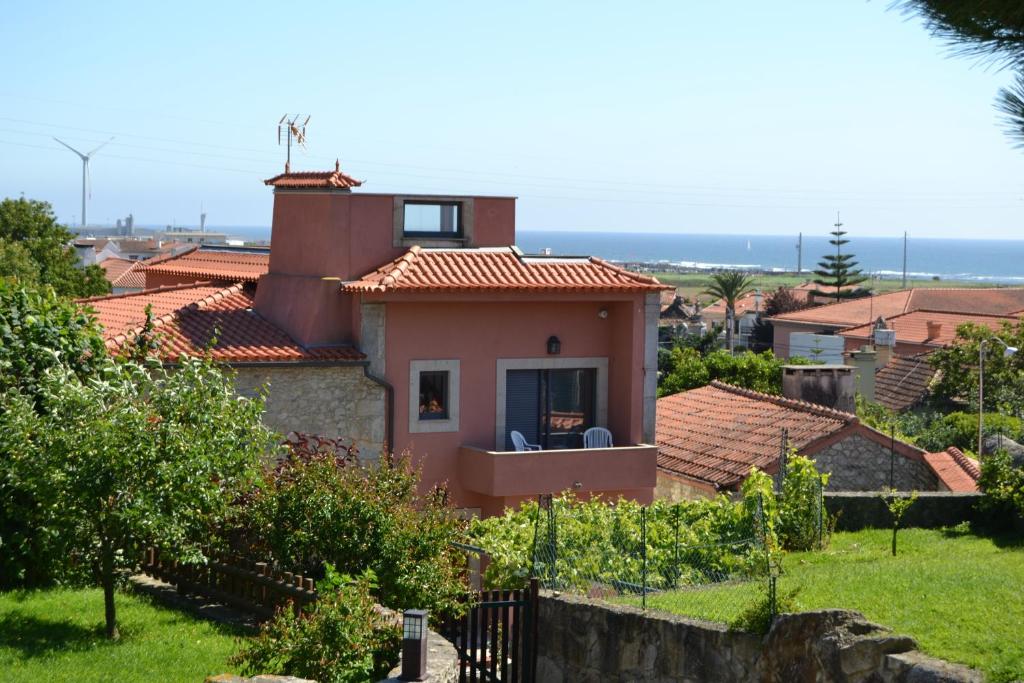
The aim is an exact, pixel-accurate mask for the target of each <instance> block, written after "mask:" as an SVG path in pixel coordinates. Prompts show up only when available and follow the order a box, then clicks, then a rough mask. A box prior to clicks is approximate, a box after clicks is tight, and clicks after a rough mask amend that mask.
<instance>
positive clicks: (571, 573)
mask: <svg viewBox="0 0 1024 683" xmlns="http://www.w3.org/2000/svg"><path fill="white" fill-rule="evenodd" d="M687 510H688V508H686V507H685V506H683V505H674V506H672V505H661V506H655V507H650V508H647V507H642V506H635V505H634V506H628V505H624V506H617V507H616V508H615V509H614V510H613V511H612V512H611V513H610V515H608V516H604V517H601V518H600V519H592V518H588V515H592V514H593V512H592V510H590V509H588V508H587V507H586V506H566V505H559V504H558V499H552V498H551V497H542V499H541V505H540V506H539V508H538V515H537V519H536V526H535V534H534V543H533V552H532V557H533V574H534V575H535V576H536V577H538V578H539V580H540V582H541V585H542V586H543V587H544V588H547V589H550V590H558V591H563V592H569V593H576V594H580V595H585V596H588V597H593V598H601V599H604V600H609V601H612V602H620V603H625V604H631V605H636V606H639V607H643V608H645V609H646V608H648V607H651V608H658V609H664V610H667V611H671V612H675V613H678V614H684V615H687V616H691V617H694V618H700V619H706V620H709V621H717V622H724V623H730V622H733V621H734V620H736V618H737V617H739V615H740V614H741V613H742V612H744V610H746V609H748V608H749V607H751V606H752V605H753V604H754V603H755V602H756V601H758V600H762V601H763V600H766V599H767V596H770V594H771V591H770V584H771V583H773V581H772V579H771V577H772V576H773V575H774V574H775V572H773V570H772V569H773V568H772V566H771V562H770V556H771V554H770V553H769V550H768V548H769V544H768V543H766V534H767V533H768V526H767V523H766V519H765V512H764V504H763V501H761V499H760V498H759V499H758V501H757V506H756V510H754V511H753V512H754V519H753V522H752V523H750V524H745V525H744V524H722V523H721V520H712V519H706V518H696V519H695V518H692V517H691V516H689V515H688V514H687ZM716 522H717V523H716ZM712 529H719V531H718V532H717V533H716V532H713V531H711V530H712ZM722 529H724V530H725V531H721V530H722ZM709 538H710V539H712V540H711V541H710V542H709V541H708V539H709Z"/></svg>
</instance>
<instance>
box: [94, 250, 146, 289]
mask: <svg viewBox="0 0 1024 683" xmlns="http://www.w3.org/2000/svg"><path fill="white" fill-rule="evenodd" d="M142 265H143V262H142V261H132V260H130V259H124V258H116V257H111V258H108V259H104V260H103V261H100V263H99V266H100V268H102V269H103V271H104V273H106V277H107V282H109V283H110V286H111V287H116V288H121V289H142V288H144V287H145V286H146V276H145V275H143V274H142V272H141V271H140V268H141V266H142Z"/></svg>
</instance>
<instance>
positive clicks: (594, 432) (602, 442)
mask: <svg viewBox="0 0 1024 683" xmlns="http://www.w3.org/2000/svg"><path fill="white" fill-rule="evenodd" d="M583 447H584V448H611V447H612V433H611V432H609V431H608V430H607V429H605V428H604V427H591V428H590V429H588V430H587V431H585V432H583Z"/></svg>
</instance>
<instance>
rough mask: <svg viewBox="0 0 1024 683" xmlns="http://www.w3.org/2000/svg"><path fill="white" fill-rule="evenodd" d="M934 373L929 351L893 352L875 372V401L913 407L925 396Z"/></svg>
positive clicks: (895, 407) (892, 406) (888, 405)
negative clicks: (914, 354) (909, 354)
mask: <svg viewBox="0 0 1024 683" xmlns="http://www.w3.org/2000/svg"><path fill="white" fill-rule="evenodd" d="M934 377H935V368H933V367H932V365H931V363H929V362H928V354H920V355H917V356H893V357H892V358H891V359H890V360H889V363H888V364H887V365H885V366H884V367H882V368H879V369H878V371H877V372H875V401H876V402H878V403H881V404H882V405H883V406H885V407H886V408H888V409H889V410H895V411H901V410H907V409H908V408H913V407H914V406H916V405H917V404H919V403H920V402H921V401H923V400H924V397H925V396H926V395H927V393H928V387H929V386H930V385H931V383H932V379H933V378H934Z"/></svg>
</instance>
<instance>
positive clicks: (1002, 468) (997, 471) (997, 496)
mask: <svg viewBox="0 0 1024 683" xmlns="http://www.w3.org/2000/svg"><path fill="white" fill-rule="evenodd" d="M978 486H979V488H981V490H982V491H984V493H985V504H986V506H987V507H988V508H989V510H990V511H991V512H994V513H996V514H995V515H994V516H995V517H996V518H997V519H1000V520H1003V521H1005V520H1006V518H1007V517H1009V516H1010V515H1013V514H1017V515H1019V516H1022V517H1024V467H1022V466H1021V465H1020V464H1015V463H1014V462H1013V459H1012V458H1011V457H1010V455H1009V454H1007V453H1006V452H1005V451H1004V452H999V453H995V454H993V455H989V456H986V457H985V458H984V459H983V460H982V461H981V478H980V479H979V480H978Z"/></svg>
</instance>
